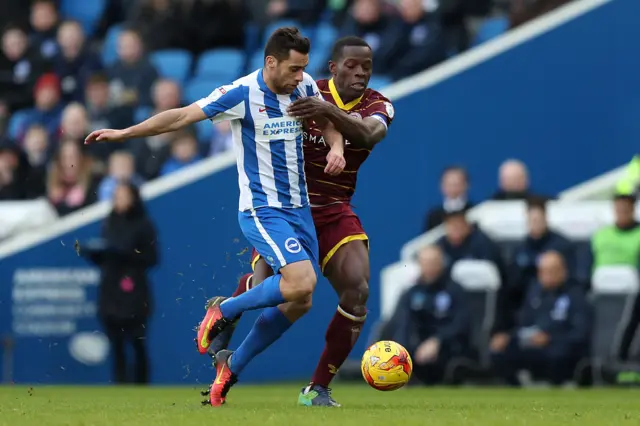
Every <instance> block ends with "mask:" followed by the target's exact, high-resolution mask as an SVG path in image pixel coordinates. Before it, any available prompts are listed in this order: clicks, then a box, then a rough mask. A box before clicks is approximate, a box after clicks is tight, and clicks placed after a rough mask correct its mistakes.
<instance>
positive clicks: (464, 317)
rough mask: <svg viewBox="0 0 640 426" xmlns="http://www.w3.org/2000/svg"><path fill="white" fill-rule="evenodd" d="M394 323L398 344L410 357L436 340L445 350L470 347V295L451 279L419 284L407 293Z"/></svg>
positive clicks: (399, 304)
mask: <svg viewBox="0 0 640 426" xmlns="http://www.w3.org/2000/svg"><path fill="white" fill-rule="evenodd" d="M392 321H393V323H394V327H395V332H394V334H395V335H394V338H395V340H397V341H398V342H399V343H401V344H402V345H404V346H405V347H406V348H407V350H408V351H409V352H410V353H413V352H414V351H415V350H416V349H417V347H418V346H419V345H420V344H421V343H422V342H424V341H425V340H427V339H429V338H432V337H437V338H438V339H439V340H440V342H441V345H442V346H449V347H452V346H456V347H457V349H458V350H462V349H464V348H466V347H468V345H469V338H470V334H471V316H470V313H469V308H468V304H467V299H466V294H465V292H464V290H463V289H462V287H460V285H459V284H457V283H455V282H453V281H452V280H450V279H449V278H448V277H447V276H443V277H442V278H440V279H439V280H438V281H436V282H434V283H431V284H426V283H422V282H418V283H417V284H416V285H414V286H413V287H411V288H410V289H409V290H407V292H406V293H404V294H403V295H402V297H401V298H400V301H399V302H398V306H397V308H396V312H395V313H394V318H393V320H392Z"/></svg>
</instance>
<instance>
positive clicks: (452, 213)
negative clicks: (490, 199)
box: [444, 206, 470, 222]
mask: <svg viewBox="0 0 640 426" xmlns="http://www.w3.org/2000/svg"><path fill="white" fill-rule="evenodd" d="M469 210H470V209H469V207H467V206H465V207H461V208H459V209H455V210H447V211H445V212H444V221H445V222H446V221H447V220H449V219H453V218H454V217H461V218H463V219H465V220H466V218H467V213H468V212H469Z"/></svg>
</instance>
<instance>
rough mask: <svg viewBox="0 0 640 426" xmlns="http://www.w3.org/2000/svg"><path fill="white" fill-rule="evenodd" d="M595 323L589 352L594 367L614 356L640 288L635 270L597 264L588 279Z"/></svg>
mask: <svg viewBox="0 0 640 426" xmlns="http://www.w3.org/2000/svg"><path fill="white" fill-rule="evenodd" d="M591 288H592V292H593V306H594V309H595V325H594V331H593V336H592V346H591V351H592V356H593V358H594V362H593V365H594V367H595V371H601V367H602V366H603V365H605V364H606V363H607V362H609V361H611V360H614V359H615V358H616V357H617V353H618V350H619V347H620V339H621V337H622V333H623V332H624V330H625V328H626V327H627V324H628V323H629V319H630V317H631V312H632V310H633V305H634V303H635V299H636V297H637V294H638V289H639V288H640V280H639V279H638V271H637V270H636V269H634V268H632V267H628V266H601V267H599V268H597V269H596V270H595V272H594V274H593V276H592V279H591Z"/></svg>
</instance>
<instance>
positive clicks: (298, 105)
mask: <svg viewBox="0 0 640 426" xmlns="http://www.w3.org/2000/svg"><path fill="white" fill-rule="evenodd" d="M330 111H331V104H330V103H329V102H325V101H323V100H320V99H319V98H316V97H314V96H310V97H307V98H300V99H298V100H296V101H294V102H293V103H292V104H291V105H289V108H287V113H289V115H291V116H293V117H296V118H300V119H309V118H313V117H323V116H325V115H328V114H329V112H330Z"/></svg>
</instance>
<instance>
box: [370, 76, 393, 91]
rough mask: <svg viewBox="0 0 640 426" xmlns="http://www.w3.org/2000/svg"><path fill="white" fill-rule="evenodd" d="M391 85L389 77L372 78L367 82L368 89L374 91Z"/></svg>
mask: <svg viewBox="0 0 640 426" xmlns="http://www.w3.org/2000/svg"><path fill="white" fill-rule="evenodd" d="M391 83H392V81H391V79H390V78H389V77H385V76H382V75H377V76H372V77H371V80H369V87H370V88H372V89H374V90H380V89H382V88H384V87H386V86H388V85H390V84H391Z"/></svg>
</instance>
